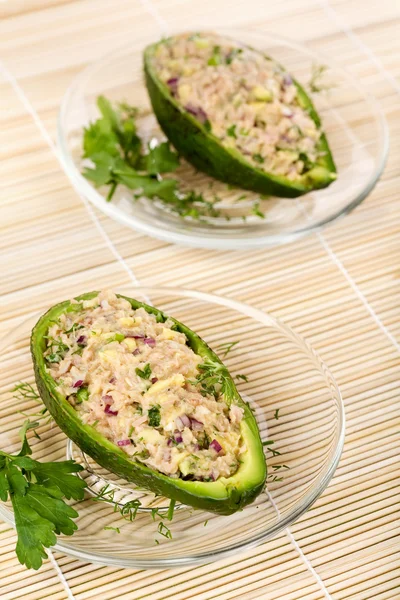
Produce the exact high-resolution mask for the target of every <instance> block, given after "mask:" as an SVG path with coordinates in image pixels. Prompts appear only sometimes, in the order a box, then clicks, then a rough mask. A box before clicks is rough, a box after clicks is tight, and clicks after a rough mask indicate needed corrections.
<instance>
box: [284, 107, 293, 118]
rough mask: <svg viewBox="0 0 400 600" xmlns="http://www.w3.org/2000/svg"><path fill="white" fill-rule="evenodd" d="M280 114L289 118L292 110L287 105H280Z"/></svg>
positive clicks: (291, 115)
mask: <svg viewBox="0 0 400 600" xmlns="http://www.w3.org/2000/svg"><path fill="white" fill-rule="evenodd" d="M282 114H283V116H284V117H287V118H288V119H290V118H291V117H293V111H292V109H291V108H289V107H288V106H283V107H282Z"/></svg>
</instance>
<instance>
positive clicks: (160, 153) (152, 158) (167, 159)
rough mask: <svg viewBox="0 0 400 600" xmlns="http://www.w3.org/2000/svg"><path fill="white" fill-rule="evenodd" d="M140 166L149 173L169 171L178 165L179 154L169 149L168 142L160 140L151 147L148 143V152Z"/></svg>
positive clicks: (155, 173)
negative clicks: (160, 141) (159, 142)
mask: <svg viewBox="0 0 400 600" xmlns="http://www.w3.org/2000/svg"><path fill="white" fill-rule="evenodd" d="M141 166H142V167H143V170H144V171H147V172H148V173H149V175H157V174H158V173H171V172H172V171H175V170H176V169H177V168H178V167H179V156H178V153H177V152H175V151H173V150H171V148H170V145H169V143H168V142H162V143H161V144H158V145H157V146H154V147H153V148H152V147H151V146H150V145H149V153H148V154H146V155H145V156H144V157H143V162H142V163H141Z"/></svg>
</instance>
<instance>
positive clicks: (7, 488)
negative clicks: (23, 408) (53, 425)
mask: <svg viewBox="0 0 400 600" xmlns="http://www.w3.org/2000/svg"><path fill="white" fill-rule="evenodd" d="M37 425H38V424H37V422H32V421H30V420H29V419H28V420H26V421H25V422H24V424H23V426H22V428H21V431H20V438H21V442H22V447H21V450H20V451H19V453H18V454H8V453H7V452H3V451H1V450H0V499H1V500H3V502H6V501H7V500H8V499H9V500H11V503H12V506H13V509H14V517H15V527H16V530H17V536H18V541H17V545H16V553H17V557H18V560H19V562H20V563H21V564H24V565H26V566H27V567H28V568H33V569H39V568H40V567H41V565H42V562H43V560H44V559H46V558H47V554H46V551H45V548H50V547H51V546H54V544H55V543H56V541H57V537H56V535H59V534H61V533H62V534H64V535H72V534H73V533H74V531H76V529H77V528H78V527H77V525H76V523H74V521H73V520H72V519H75V518H76V517H77V516H78V513H77V512H76V510H74V509H73V508H72V507H71V506H69V505H68V504H67V503H66V502H65V501H64V498H66V499H67V500H70V499H71V498H73V499H74V500H81V499H82V498H83V496H84V490H85V487H86V483H85V482H84V481H82V480H81V479H79V478H78V477H76V476H75V474H76V473H77V472H79V471H81V470H82V467H81V466H80V465H78V464H77V463H75V462H74V461H73V460H67V461H63V462H49V463H41V462H38V461H36V460H33V459H32V458H31V457H30V455H31V454H32V450H31V447H30V445H29V442H28V438H27V432H28V431H29V430H30V429H34V428H35V427H37Z"/></svg>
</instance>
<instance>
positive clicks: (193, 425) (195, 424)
mask: <svg viewBox="0 0 400 600" xmlns="http://www.w3.org/2000/svg"><path fill="white" fill-rule="evenodd" d="M190 424H191V429H193V431H201V430H202V429H203V427H204V424H203V423H202V422H201V421H198V420H197V419H194V418H193V417H190Z"/></svg>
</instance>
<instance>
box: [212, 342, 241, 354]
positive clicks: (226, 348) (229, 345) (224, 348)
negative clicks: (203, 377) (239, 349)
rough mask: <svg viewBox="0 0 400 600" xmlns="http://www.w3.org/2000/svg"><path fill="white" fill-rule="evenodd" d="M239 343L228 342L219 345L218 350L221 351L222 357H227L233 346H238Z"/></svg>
mask: <svg viewBox="0 0 400 600" xmlns="http://www.w3.org/2000/svg"><path fill="white" fill-rule="evenodd" d="M237 344H239V342H226V343H224V344H220V345H219V346H217V350H218V352H221V354H222V358H225V356H228V354H229V352H230V351H231V350H232V348H234V347H235V346H237Z"/></svg>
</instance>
